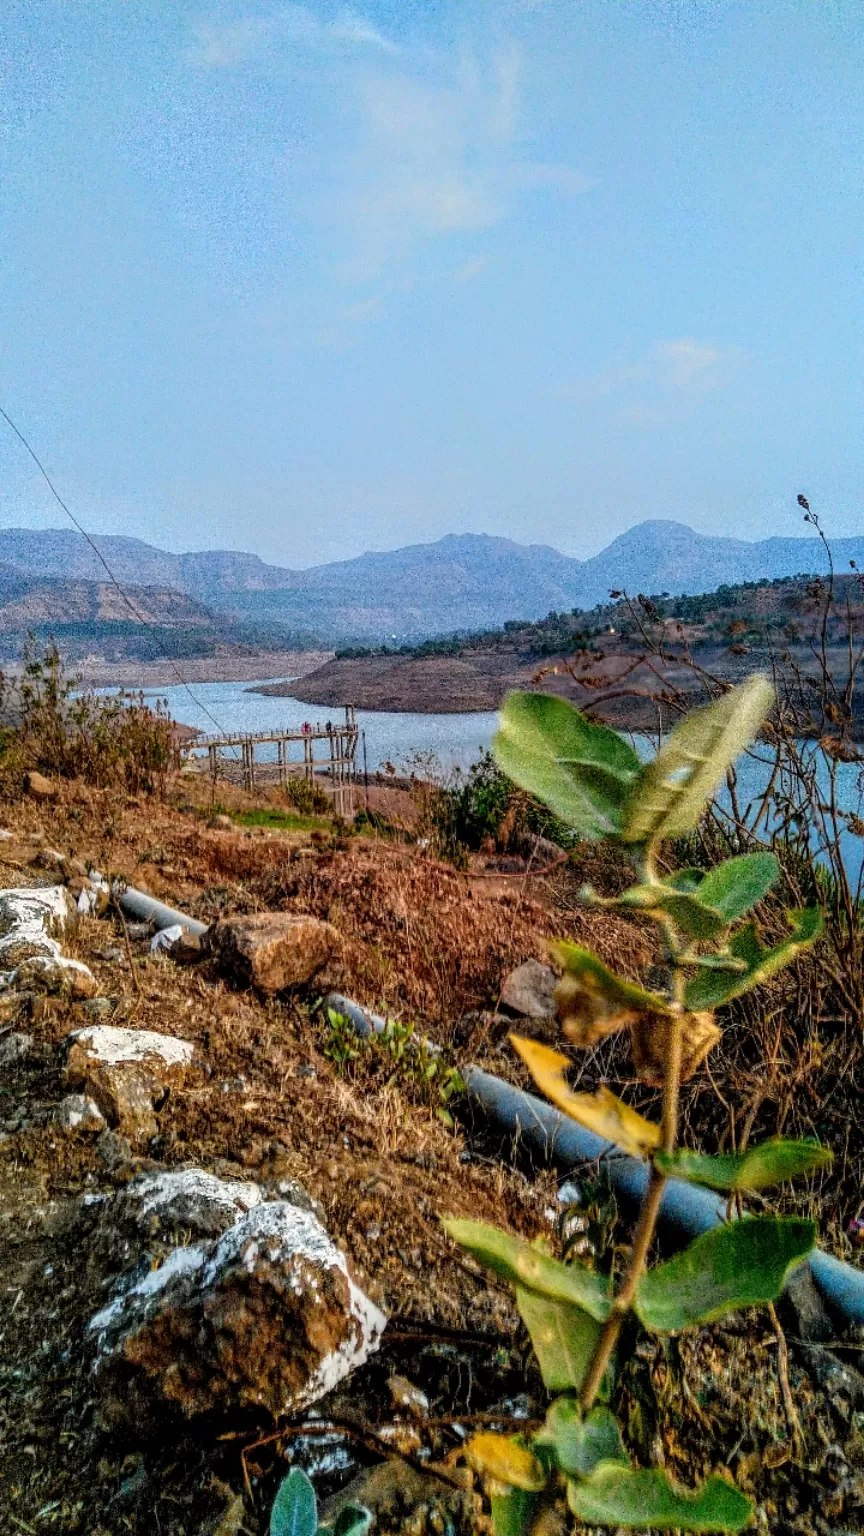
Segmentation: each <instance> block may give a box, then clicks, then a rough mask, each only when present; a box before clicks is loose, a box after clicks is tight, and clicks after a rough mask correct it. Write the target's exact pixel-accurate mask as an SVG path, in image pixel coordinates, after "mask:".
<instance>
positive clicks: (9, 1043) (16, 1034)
mask: <svg viewBox="0 0 864 1536" xmlns="http://www.w3.org/2000/svg"><path fill="white" fill-rule="evenodd" d="M31 1051H32V1035H25V1034H22V1032H20V1031H18V1029H14V1031H12V1032H11V1034H9V1035H3V1037H2V1038H0V1066H14V1064H15V1061H23V1060H25V1057H28V1055H29V1052H31Z"/></svg>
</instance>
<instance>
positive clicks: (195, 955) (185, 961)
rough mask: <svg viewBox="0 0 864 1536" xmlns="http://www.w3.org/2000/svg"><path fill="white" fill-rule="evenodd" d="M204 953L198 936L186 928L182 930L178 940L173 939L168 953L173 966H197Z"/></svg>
mask: <svg viewBox="0 0 864 1536" xmlns="http://www.w3.org/2000/svg"><path fill="white" fill-rule="evenodd" d="M206 953H207V951H206V950H205V948H204V945H203V943H202V942H201V939H200V937H199V935H198V934H197V933H190V932H189V930H188V929H187V928H184V929H183V932H182V933H181V935H180V937H179V939H175V941H174V943H173V944H172V945H171V948H170V949H169V951H168V954H169V955H170V957H171V959H172V960H173V961H174V964H175V965H197V964H198V962H199V960H203V959H204V958H205V956H206Z"/></svg>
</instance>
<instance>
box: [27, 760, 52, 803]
mask: <svg viewBox="0 0 864 1536" xmlns="http://www.w3.org/2000/svg"><path fill="white" fill-rule="evenodd" d="M24 788H25V790H26V791H27V794H28V795H32V796H33V799H34V800H56V798H57V785H56V784H55V783H54V781H53V779H46V777H45V775H44V773H37V771H36V769H35V768H31V769H30V771H29V773H25V775H24Z"/></svg>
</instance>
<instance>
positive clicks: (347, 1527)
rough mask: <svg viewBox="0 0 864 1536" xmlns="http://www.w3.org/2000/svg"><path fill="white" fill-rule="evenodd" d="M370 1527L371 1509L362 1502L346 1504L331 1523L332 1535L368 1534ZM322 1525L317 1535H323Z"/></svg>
mask: <svg viewBox="0 0 864 1536" xmlns="http://www.w3.org/2000/svg"><path fill="white" fill-rule="evenodd" d="M371 1529H372V1511H371V1510H370V1509H366V1507H365V1505H363V1504H346V1505H345V1506H344V1507H343V1508H342V1509H340V1511H339V1513H338V1515H337V1516H336V1520H335V1522H334V1525H333V1536H368V1533H369V1531H370V1530H371ZM324 1530H325V1527H324V1526H323V1525H322V1526H321V1529H320V1531H319V1533H318V1536H324Z"/></svg>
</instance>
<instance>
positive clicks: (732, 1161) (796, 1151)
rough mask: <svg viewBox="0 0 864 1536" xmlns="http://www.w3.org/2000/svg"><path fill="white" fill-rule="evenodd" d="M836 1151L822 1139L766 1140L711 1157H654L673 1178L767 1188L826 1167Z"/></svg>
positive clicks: (726, 1186)
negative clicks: (822, 1144)
mask: <svg viewBox="0 0 864 1536" xmlns="http://www.w3.org/2000/svg"><path fill="white" fill-rule="evenodd" d="M833 1156H834V1154H833V1153H832V1152H831V1151H829V1149H828V1147H820V1145H819V1143H818V1141H763V1142H762V1143H761V1145H759V1146H757V1147H749V1148H748V1149H747V1151H746V1152H727V1153H726V1154H725V1155H723V1156H721V1157H707V1156H705V1155H703V1153H701V1152H688V1151H686V1150H683V1149H682V1150H679V1151H678V1152H673V1153H672V1154H671V1155H667V1154H666V1153H665V1152H657V1153H656V1154H655V1157H654V1161H655V1163H656V1164H657V1167H658V1168H659V1170H660V1172H661V1173H665V1174H666V1176H667V1178H670V1179H686V1181H687V1183H688V1184H703V1185H705V1186H706V1188H708V1189H722V1190H727V1189H728V1190H744V1189H765V1188H766V1187H767V1186H768V1185H769V1184H783V1183H785V1181H786V1180H787V1179H796V1178H799V1177H800V1176H801V1174H803V1173H812V1172H813V1170H814V1169H815V1168H826V1167H827V1166H828V1164H829V1163H830V1162H832V1161H833Z"/></svg>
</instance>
